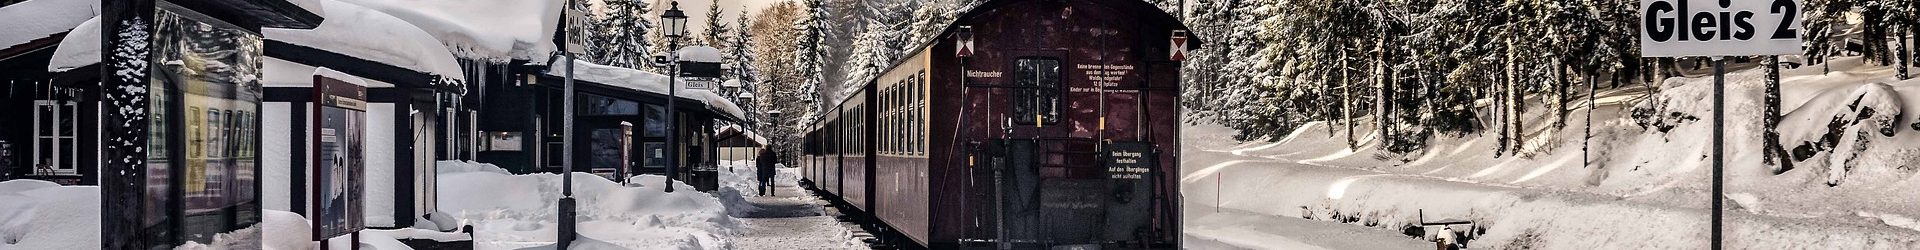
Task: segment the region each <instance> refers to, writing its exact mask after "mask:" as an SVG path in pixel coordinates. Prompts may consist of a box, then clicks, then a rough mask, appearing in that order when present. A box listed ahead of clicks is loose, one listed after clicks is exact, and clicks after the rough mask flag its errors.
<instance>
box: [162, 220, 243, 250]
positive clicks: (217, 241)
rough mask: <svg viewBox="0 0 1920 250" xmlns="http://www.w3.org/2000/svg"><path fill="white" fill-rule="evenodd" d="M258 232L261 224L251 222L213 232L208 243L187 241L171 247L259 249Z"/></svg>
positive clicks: (188, 249)
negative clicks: (211, 238) (231, 228)
mask: <svg viewBox="0 0 1920 250" xmlns="http://www.w3.org/2000/svg"><path fill="white" fill-rule="evenodd" d="M260 234H261V225H260V224H253V226H249V227H247V228H241V229H239V230H233V231H232V232H225V233H218V234H214V235H213V242H210V243H205V244H202V243H200V242H195V241H188V242H187V243H186V244H180V245H179V246H174V247H173V249H174V250H241V249H261V248H262V247H263V246H262V245H261V242H260Z"/></svg>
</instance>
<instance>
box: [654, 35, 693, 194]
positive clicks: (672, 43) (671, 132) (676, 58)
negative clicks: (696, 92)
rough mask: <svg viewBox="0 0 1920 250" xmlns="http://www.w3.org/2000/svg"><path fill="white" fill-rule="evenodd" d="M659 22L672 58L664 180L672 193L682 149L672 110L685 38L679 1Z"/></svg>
mask: <svg viewBox="0 0 1920 250" xmlns="http://www.w3.org/2000/svg"><path fill="white" fill-rule="evenodd" d="M660 21H661V22H662V23H665V24H666V25H665V27H663V28H666V29H667V30H666V32H665V35H666V37H667V51H672V54H669V55H668V56H671V57H673V58H669V59H668V60H667V61H668V62H670V63H672V64H673V66H672V67H673V70H672V74H668V75H667V147H669V148H672V149H673V153H672V154H671V155H668V156H667V178H666V179H667V187H666V191H667V192H668V193H672V192H673V179H674V178H675V177H679V176H678V173H679V171H680V166H679V165H678V164H680V162H679V158H680V150H681V149H682V148H681V147H680V144H675V143H677V142H676V141H678V139H679V137H680V128H679V127H680V126H679V125H680V124H679V123H678V121H675V120H677V119H675V118H676V117H677V116H678V115H677V114H676V113H679V111H678V110H676V109H674V107H673V106H674V105H673V104H674V103H679V100H676V99H679V97H680V95H679V94H678V92H679V90H680V87H679V86H677V85H678V83H679V79H680V38H682V37H686V36H687V14H686V12H682V11H680V1H673V8H669V9H667V11H663V12H661V13H660Z"/></svg>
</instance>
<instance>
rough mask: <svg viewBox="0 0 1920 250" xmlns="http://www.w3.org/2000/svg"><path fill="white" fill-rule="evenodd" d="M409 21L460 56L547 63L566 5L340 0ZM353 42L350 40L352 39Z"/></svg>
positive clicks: (508, 0) (517, 0) (505, 0)
mask: <svg viewBox="0 0 1920 250" xmlns="http://www.w3.org/2000/svg"><path fill="white" fill-rule="evenodd" d="M342 1H346V2H351V3H354V4H359V5H360V6H366V7H367V8H372V9H375V10H380V11H381V12H386V13H387V14H390V15H393V16H394V17H398V18H400V19H402V20H406V21H407V23H411V24H413V26H418V27H420V29H421V30H425V31H427V32H428V33H431V34H433V37H435V38H438V40H439V41H440V42H441V43H443V44H445V45H446V49H448V50H451V51H452V52H453V53H454V54H455V55H456V56H459V57H462V58H469V59H479V60H486V61H491V62H496V63H504V62H507V61H509V60H527V61H529V62H531V63H534V64H544V63H546V62H547V57H548V56H549V55H551V54H553V51H554V48H555V46H554V44H553V33H554V30H555V29H557V28H558V27H559V22H560V10H561V8H563V6H562V4H563V3H565V2H564V1H525V0H342ZM349 39H351V38H349Z"/></svg>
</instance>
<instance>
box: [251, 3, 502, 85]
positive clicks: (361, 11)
mask: <svg viewBox="0 0 1920 250" xmlns="http://www.w3.org/2000/svg"><path fill="white" fill-rule="evenodd" d="M319 2H320V4H322V5H324V6H325V8H326V10H327V12H326V13H327V14H326V16H325V18H326V19H325V20H326V21H323V22H321V23H320V26H319V27H315V28H313V29H277V28H266V29H262V30H261V33H262V34H264V35H266V37H267V39H271V40H276V41H281V42H286V43H289V44H293V45H300V46H306V47H309V48H314V49H320V50H325V51H330V52H334V53H340V54H342V55H347V56H352V57H354V58H360V59H366V60H368V61H374V62H380V63H384V64H387V65H393V66H394V67H400V68H405V69H411V70H414V71H419V72H422V73H427V74H433V75H438V76H441V77H445V78H461V77H462V76H464V75H465V74H464V73H462V72H463V71H461V68H460V63H459V61H457V60H455V58H454V57H453V53H451V52H448V51H447V49H446V45H443V44H441V43H440V41H439V40H437V39H434V37H433V35H432V34H430V33H427V31H425V30H421V29H420V27H416V26H414V25H413V24H409V23H407V21H405V20H401V19H400V18H397V17H394V16H392V15H388V14H386V13H382V12H379V11H374V10H372V9H368V8H366V7H361V6H360V5H356V4H352V3H347V2H342V1H337V0H319ZM303 73H304V72H303Z"/></svg>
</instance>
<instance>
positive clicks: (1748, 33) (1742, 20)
mask: <svg viewBox="0 0 1920 250" xmlns="http://www.w3.org/2000/svg"><path fill="white" fill-rule="evenodd" d="M1800 7H1801V5H1800V1H1798V0H1640V44H1641V51H1640V53H1641V54H1642V55H1643V56H1646V57H1677V56H1748V55H1797V54H1800V53H1801V50H1800V32H1801V29H1800V20H1801V19H1803V17H1802V15H1801V13H1800V10H1801V8H1800Z"/></svg>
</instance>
